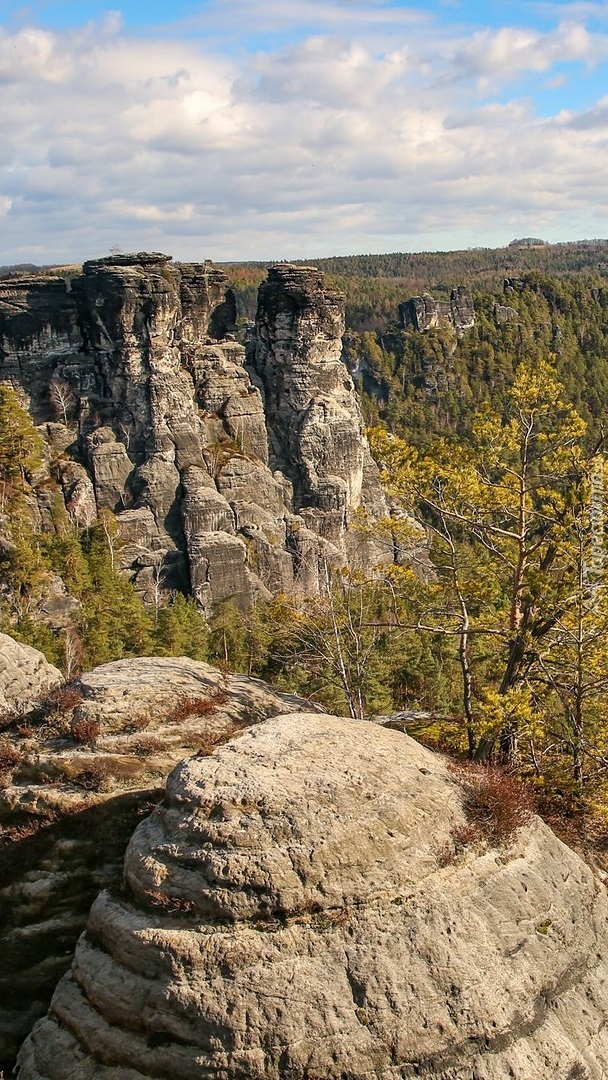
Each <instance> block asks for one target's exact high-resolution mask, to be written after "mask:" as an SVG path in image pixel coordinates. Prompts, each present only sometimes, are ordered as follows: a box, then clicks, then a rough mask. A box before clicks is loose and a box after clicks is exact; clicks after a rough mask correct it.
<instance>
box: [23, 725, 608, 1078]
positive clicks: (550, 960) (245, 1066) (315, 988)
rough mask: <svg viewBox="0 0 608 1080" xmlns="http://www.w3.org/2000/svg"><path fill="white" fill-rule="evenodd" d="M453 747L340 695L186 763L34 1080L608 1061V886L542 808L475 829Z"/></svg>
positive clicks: (585, 1070)
mask: <svg viewBox="0 0 608 1080" xmlns="http://www.w3.org/2000/svg"><path fill="white" fill-rule="evenodd" d="M464 822H465V817H464V813H463V802H462V794H461V790H460V788H459V786H458V784H457V783H456V782H455V779H454V775H453V774H451V773H450V771H449V770H448V768H447V767H446V765H445V763H444V762H443V761H442V759H441V758H439V757H437V756H436V755H434V754H432V753H431V752H429V751H427V750H425V749H423V748H422V747H420V746H419V745H418V744H416V743H415V742H413V741H412V740H411V739H409V738H408V737H407V736H404V735H403V734H401V733H398V732H394V731H390V730H386V729H382V728H378V727H376V726H374V725H371V724H365V723H362V722H355V721H348V720H344V719H336V718H335V717H329V716H325V715H318V714H317V715H314V714H302V713H300V714H293V715H290V716H281V717H277V718H276V719H272V720H268V721H267V722H266V723H264V724H262V725H260V726H259V727H257V728H252V729H250V730H249V731H248V732H246V733H245V734H244V735H242V736H240V737H239V738H237V739H235V740H234V741H232V742H230V743H227V744H225V745H224V746H222V747H220V748H219V749H217V750H216V751H215V753H214V754H213V755H212V756H211V757H207V758H191V759H190V760H188V761H185V762H182V763H181V764H180V765H178V767H177V768H176V769H175V770H174V771H173V773H172V774H171V776H170V778H169V781H168V785H167V792H166V798H165V800H164V804H163V805H162V806H161V807H159V808H158V809H157V810H156V811H155V812H154V813H153V814H152V816H151V817H150V818H148V819H147V820H146V821H145V822H143V823H142V824H141V825H140V826H139V827H138V829H137V830H136V832H135V834H134V836H133V838H132V841H131V843H130V845H129V848H128V851H127V856H126V863H125V871H126V875H125V886H124V888H123V890H122V891H114V892H112V891H105V892H103V893H101V895H100V896H99V898H98V899H97V901H96V902H95V904H94V905H93V908H92V911H91V914H90V918H89V923H88V928H87V931H86V933H85V934H83V936H82V937H81V939H80V941H79V944H78V947H77V951H76V957H75V960H74V964H73V967H72V970H71V972H70V973H69V974H68V975H67V976H66V977H65V978H64V979H63V980H62V982H61V983H60V985H59V987H58V989H57V991H56V994H55V997H54V999H53V1002H52V1006H51V1009H50V1011H49V1014H48V1015H47V1016H46V1017H45V1018H44V1019H43V1020H41V1021H40V1022H39V1023H38V1024H37V1026H36V1027H35V1028H34V1031H33V1033H32V1034H31V1036H30V1037H29V1039H28V1040H27V1042H26V1043H25V1044H24V1047H23V1048H22V1051H21V1054H20V1058H19V1061H20V1065H21V1071H20V1073H19V1078H20V1080H42V1078H44V1080H65V1078H66V1077H78V1078H79V1080H93V1078H95V1080H97V1078H99V1080H101V1078H104V1080H110V1078H111V1080H118V1077H120V1078H121V1080H123V1078H124V1080H142V1078H148V1077H150V1076H154V1077H156V1078H157V1080H195V1078H196V1080H200V1078H203V1077H214V1080H237V1078H238V1080H246V1078H247V1080H274V1078H278V1077H285V1078H290V1080H296V1078H302V1080H304V1078H307V1080H321V1078H323V1080H338V1078H348V1080H358V1078H366V1080H372V1078H373V1080H377V1078H385V1080H389V1078H390V1080H397V1077H399V1078H401V1077H407V1076H422V1075H428V1076H436V1077H441V1078H442V1080H471V1078H472V1077H475V1078H476V1080H498V1078H500V1080H503V1078H504V1080H507V1078H508V1077H515V1078H518V1080H574V1078H578V1080H583V1078H587V1080H600V1078H601V1077H605V1076H606V1075H608V1031H607V1029H606V1021H607V1020H608V999H607V995H606V977H607V975H608V969H607V967H606V946H605V941H606V930H607V925H608V924H607V919H606V916H607V904H606V896H605V892H604V890H603V888H602V887H601V886H599V885H598V882H597V881H596V880H595V879H594V876H593V874H592V872H591V870H590V869H589V867H588V866H586V865H585V864H584V863H583V862H582V861H581V860H580V859H579V858H578V856H576V855H575V854H574V853H573V852H572V851H570V850H569V849H568V848H566V847H565V846H564V845H563V844H562V843H561V842H560V841H559V840H558V839H557V838H556V837H555V836H554V835H553V833H552V832H551V831H550V830H549V829H548V828H547V827H546V826H545V825H544V824H543V823H542V822H541V821H539V820H538V819H532V820H530V821H529V822H528V824H526V825H525V826H524V827H522V828H520V829H519V830H518V831H517V832H516V833H515V835H514V836H513V837H512V838H511V840H510V842H509V844H508V845H507V846H505V847H503V848H502V849H500V850H498V849H493V848H488V847H487V846H486V847H484V846H483V845H477V846H469V847H468V848H465V850H464V852H463V853H462V854H460V855H457V856H455V857H454V858H452V859H450V858H446V854H445V853H446V851H450V850H452V851H453V844H452V841H453V836H454V830H456V831H457V835H459V836H462V835H464V831H465V830H464Z"/></svg>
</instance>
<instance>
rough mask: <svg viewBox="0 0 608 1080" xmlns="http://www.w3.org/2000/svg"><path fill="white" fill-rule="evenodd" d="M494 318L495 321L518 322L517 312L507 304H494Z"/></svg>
mask: <svg viewBox="0 0 608 1080" xmlns="http://www.w3.org/2000/svg"><path fill="white" fill-rule="evenodd" d="M494 318H495V319H496V322H497V323H506V322H519V312H518V311H516V310H515V308H512V307H509V306H508V304H494Z"/></svg>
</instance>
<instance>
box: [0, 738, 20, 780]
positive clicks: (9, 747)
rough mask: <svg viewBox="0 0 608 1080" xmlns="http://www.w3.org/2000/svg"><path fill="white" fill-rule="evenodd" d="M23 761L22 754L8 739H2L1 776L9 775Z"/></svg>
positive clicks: (0, 743)
mask: <svg viewBox="0 0 608 1080" xmlns="http://www.w3.org/2000/svg"><path fill="white" fill-rule="evenodd" d="M20 761H21V754H20V752H19V750H18V749H17V747H16V746H13V744H12V743H11V742H9V740H8V739H0V776H7V775H9V774H11V773H12V772H13V769H15V767H16V766H17V765H18V764H19V762H20Z"/></svg>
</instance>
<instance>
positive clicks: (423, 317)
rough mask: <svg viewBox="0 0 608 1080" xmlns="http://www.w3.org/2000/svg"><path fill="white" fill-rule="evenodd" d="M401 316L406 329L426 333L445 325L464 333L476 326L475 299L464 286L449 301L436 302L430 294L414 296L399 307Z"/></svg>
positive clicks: (457, 289) (453, 291)
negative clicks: (411, 328) (410, 328)
mask: <svg viewBox="0 0 608 1080" xmlns="http://www.w3.org/2000/svg"><path fill="white" fill-rule="evenodd" d="M399 315H400V318H401V325H402V326H403V327H404V329H407V328H408V327H413V328H414V330H420V331H425V330H431V329H434V328H435V327H437V326H442V325H443V326H451V327H452V328H453V329H454V330H458V331H462V330H469V329H470V328H471V327H472V326H474V325H475V306H474V304H473V298H472V296H471V294H470V292H469V290H468V289H467V288H466V287H465V286H464V285H459V286H457V288H455V289H452V292H451V295H450V299H449V300H435V298H434V297H432V296H430V294H429V293H423V294H422V296H413V297H412V298H411V299H410V300H406V301H405V302H404V303H403V304H400V305H399Z"/></svg>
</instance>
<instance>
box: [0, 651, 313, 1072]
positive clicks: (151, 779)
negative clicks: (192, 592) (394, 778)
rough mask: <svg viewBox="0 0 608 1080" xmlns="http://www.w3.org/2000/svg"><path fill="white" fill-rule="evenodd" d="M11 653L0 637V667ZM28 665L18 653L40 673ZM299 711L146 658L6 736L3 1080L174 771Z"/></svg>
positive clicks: (120, 666) (58, 701)
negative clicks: (264, 724)
mask: <svg viewBox="0 0 608 1080" xmlns="http://www.w3.org/2000/svg"><path fill="white" fill-rule="evenodd" d="M8 640H9V642H10V640H11V639H8ZM13 644H14V650H13V655H17V653H18V652H19V650H20V649H21V647H20V646H17V645H16V643H13ZM5 648H6V646H5V645H4V637H1V638H0V663H1V658H2V656H3V652H2V650H3V649H5ZM32 653H35V650H33V649H27V650H26V649H24V650H23V657H24V659H25V662H26V663H30V668H31V670H34V668H33V666H32V664H31V654H32ZM35 655H36V657H37V658H38V663H37V670H38V672H40V671H41V670H42V668H43V667H44V665H43V664H42V660H43V658H42V657H41V656H40V654H35ZM46 667H47V668H48V667H49V665H46ZM24 670H26V669H25V668H24ZM53 670H54V669H51V671H53ZM46 674H47V675H48V672H47V673H46ZM57 674H58V673H57ZM51 681H52V680H51ZM36 696H37V697H38V696H40V694H39V688H38V686H37V687H36ZM11 700H12V698H11ZM303 707H304V708H307V709H310V708H314V706H311V704H310V702H305V701H303V700H302V699H301V698H297V697H292V696H290V695H289V694H281V693H278V692H277V691H275V690H273V689H272V688H271V687H269V686H267V685H266V684H265V683H263V682H261V681H260V680H257V679H249V678H246V677H245V676H240V675H229V676H227V677H224V676H222V675H221V673H220V672H219V671H218V670H217V669H216V668H213V667H211V666H210V665H208V664H203V663H198V662H196V661H193V660H188V659H185V658H180V659H176V658H167V659H162V658H158V657H155V658H150V659H147V658H145V657H143V658H137V659H133V660H121V661H117V662H116V663H112V664H105V665H103V666H102V667H99V668H96V669H95V670H94V671H91V672H88V673H87V674H86V675H83V676H82V678H81V679H79V680H78V681H77V682H75V683H72V684H71V685H70V686H69V687H66V688H59V691H58V692H56V693H55V694H54V695H53V696H52V698H51V699H50V700H48V701H47V703H46V704H45V705H44V706H42V707H39V708H37V709H36V710H34V711H33V712H31V713H29V714H27V715H25V716H22V717H20V718H19V720H18V721H16V722H15V723H14V724H13V725H12V726H11V727H9V728H8V729H5V730H4V732H3V733H2V735H1V736H0V785H1V786H0V833H1V834H2V835H1V843H0V926H1V927H2V930H1V931H0V1071H2V1070H3V1069H4V1070H6V1072H5V1075H9V1071H10V1069H11V1067H12V1064H13V1063H14V1058H15V1054H16V1051H17V1049H18V1047H19V1045H20V1043H21V1042H22V1040H23V1038H24V1037H25V1035H26V1034H27V1032H28V1031H29V1030H30V1029H31V1027H32V1024H33V1023H34V1021H35V1020H36V1019H37V1018H38V1017H40V1016H41V1015H42V1014H43V1013H44V1012H45V1010H46V1009H47V1007H48V1003H49V1001H50V997H51V994H52V992H53V990H54V988H55V986H56V984H57V981H58V979H59V978H60V976H61V975H62V974H63V973H64V972H65V971H66V970H67V968H68V967H69V964H70V961H71V958H72V953H73V949H74V944H75V942H76V940H77V938H78V935H79V934H80V932H81V931H82V929H83V927H84V925H85V922H86V917H87V913H88V911H89V908H90V905H91V903H92V901H93V899H94V897H95V896H96V895H97V893H98V891H99V889H100V888H104V887H116V886H117V885H118V884H119V882H120V880H121V876H122V860H123V856H124V851H125V847H126V844H127V841H128V839H129V837H130V835H131V833H132V832H133V829H134V828H135V826H136V824H137V822H138V820H140V816H141V814H142V813H148V812H149V810H150V808H151V806H153V805H154V804H155V803H156V802H157V801H158V799H159V798H160V796H161V795H162V788H163V785H164V783H165V780H166V777H167V776H168V774H169V772H170V771H171V769H172V768H173V767H174V766H175V764H176V763H177V762H178V761H180V760H181V759H182V758H184V757H185V756H187V755H191V754H193V753H199V754H201V753H209V752H210V751H211V750H212V749H213V747H214V746H215V745H216V744H217V743H218V742H221V741H223V740H226V739H228V738H231V737H232V736H233V735H235V734H236V733H239V732H240V731H242V730H243V728H245V727H247V726H249V725H251V724H256V723H258V722H259V721H261V720H265V719H266V718H267V717H271V716H276V715H278V714H280V713H282V712H289V711H295V710H300V709H302V708H303Z"/></svg>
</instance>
